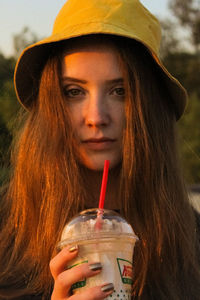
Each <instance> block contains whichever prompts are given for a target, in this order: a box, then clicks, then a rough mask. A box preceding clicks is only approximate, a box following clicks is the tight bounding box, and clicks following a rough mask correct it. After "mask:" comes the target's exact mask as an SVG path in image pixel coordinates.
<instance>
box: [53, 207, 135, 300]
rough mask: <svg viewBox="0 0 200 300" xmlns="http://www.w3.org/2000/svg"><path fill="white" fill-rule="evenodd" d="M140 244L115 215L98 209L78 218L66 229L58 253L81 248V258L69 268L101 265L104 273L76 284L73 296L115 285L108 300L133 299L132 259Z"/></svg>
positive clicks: (128, 227)
mask: <svg viewBox="0 0 200 300" xmlns="http://www.w3.org/2000/svg"><path fill="white" fill-rule="evenodd" d="M137 240H138V238H137V236H136V235H135V233H134V231H133V229H132V227H131V225H130V224H128V223H127V222H126V220H125V219H124V218H122V217H121V216H120V215H119V214H118V213H116V212H114V211H111V210H107V209H98V208H95V209H88V210H84V211H82V212H81V213H79V215H77V216H75V217H74V218H73V219H72V220H71V221H70V222H69V223H68V224H67V225H66V226H65V227H64V229H63V232H62V236H61V241H60V242H59V244H58V248H59V249H62V248H64V247H65V246H67V245H71V246H73V245H78V247H79V251H78V256H77V257H76V258H75V259H74V260H73V261H71V262H70V265H69V266H68V268H73V267H75V266H77V265H79V264H82V263H85V262H89V263H92V262H94V263H95V262H101V264H102V266H103V269H102V271H101V273H100V274H98V275H95V276H93V277H90V278H85V279H83V280H81V281H79V282H76V283H75V284H73V286H72V291H73V293H79V292H81V291H83V290H84V289H86V288H89V287H93V286H97V285H101V284H105V283H111V282H112V283H113V284H114V287H115V290H114V292H113V293H112V295H111V296H109V297H108V298H110V297H111V298H112V299H126V300H127V299H131V293H132V283H133V282H132V270H133V266H132V258H133V251H134V246H135V242H136V241H137ZM108 298H106V299H108Z"/></svg>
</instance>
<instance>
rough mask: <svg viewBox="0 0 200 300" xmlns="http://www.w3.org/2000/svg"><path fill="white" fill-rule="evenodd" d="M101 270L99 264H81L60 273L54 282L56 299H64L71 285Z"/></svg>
mask: <svg viewBox="0 0 200 300" xmlns="http://www.w3.org/2000/svg"><path fill="white" fill-rule="evenodd" d="M101 269H102V265H101V263H83V264H81V265H78V266H76V267H74V268H71V269H69V270H67V271H64V272H62V273H60V274H59V275H58V276H57V278H56V280H55V284H54V294H55V295H56V297H57V298H58V299H59V298H65V297H66V296H67V295H68V294H69V291H70V289H71V286H72V284H74V283H76V282H78V281H81V280H84V279H85V278H88V277H92V276H95V275H97V274H99V273H100V272H101Z"/></svg>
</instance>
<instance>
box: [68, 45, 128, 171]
mask: <svg viewBox="0 0 200 300" xmlns="http://www.w3.org/2000/svg"><path fill="white" fill-rule="evenodd" d="M62 85H63V89H64V94H65V97H66V103H67V105H68V106H69V109H70V112H71V116H72V126H73V128H74V130H75V132H76V136H77V140H78V143H77V144H78V152H79V155H80V160H81V163H83V164H84V165H85V166H86V167H88V168H90V169H93V170H102V169H103V166H104V161H105V160H106V159H108V160H110V167H111V168H112V167H114V166H116V165H117V164H118V163H119V162H120V160H121V148H122V135H123V128H124V121H125V112H124V100H125V99H124V98H125V90H124V85H123V75H122V71H121V69H120V66H119V61H118V56H117V54H116V52H115V49H114V48H113V47H112V46H105V45H104V46H100V47H99V45H96V46H95V45H92V46H89V45H86V46H83V47H76V48H75V49H74V50H73V51H71V52H67V53H65V54H64V56H63V65H62Z"/></svg>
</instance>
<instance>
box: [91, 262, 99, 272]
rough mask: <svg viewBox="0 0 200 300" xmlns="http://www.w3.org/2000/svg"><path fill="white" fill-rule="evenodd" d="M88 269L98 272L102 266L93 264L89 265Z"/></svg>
mask: <svg viewBox="0 0 200 300" xmlns="http://www.w3.org/2000/svg"><path fill="white" fill-rule="evenodd" d="M89 269H90V270H91V271H98V270H101V269H102V264H101V263H95V264H90V265H89Z"/></svg>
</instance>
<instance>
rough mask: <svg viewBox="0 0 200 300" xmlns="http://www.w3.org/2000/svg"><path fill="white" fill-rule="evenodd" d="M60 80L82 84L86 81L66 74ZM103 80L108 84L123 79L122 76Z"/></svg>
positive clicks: (119, 81) (120, 81)
mask: <svg viewBox="0 0 200 300" xmlns="http://www.w3.org/2000/svg"><path fill="white" fill-rule="evenodd" d="M62 80H63V81H73V82H77V83H83V84H86V83H87V81H86V80H83V79H79V78H74V77H66V76H64V77H62ZM105 82H106V83H108V84H113V83H123V82H124V80H123V78H115V79H110V80H106V81H105Z"/></svg>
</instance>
